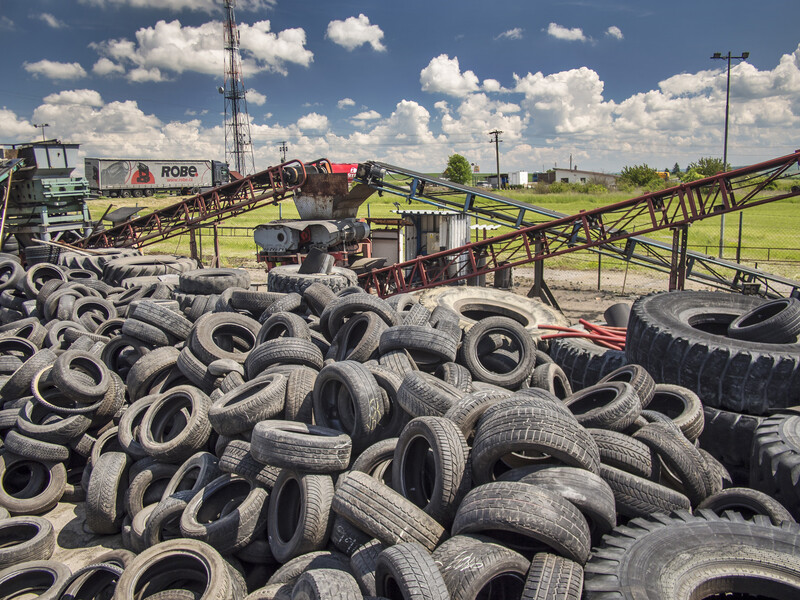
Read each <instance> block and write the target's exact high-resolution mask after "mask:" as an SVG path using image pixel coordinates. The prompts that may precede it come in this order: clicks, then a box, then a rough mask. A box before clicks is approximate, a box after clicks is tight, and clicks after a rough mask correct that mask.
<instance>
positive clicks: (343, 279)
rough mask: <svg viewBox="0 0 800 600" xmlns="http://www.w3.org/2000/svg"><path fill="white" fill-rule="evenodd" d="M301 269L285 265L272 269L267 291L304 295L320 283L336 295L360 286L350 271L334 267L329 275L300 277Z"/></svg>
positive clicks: (298, 266)
mask: <svg viewBox="0 0 800 600" xmlns="http://www.w3.org/2000/svg"><path fill="white" fill-rule="evenodd" d="M299 268H300V265H283V266H280V267H273V268H272V269H270V271H269V273H268V275H267V290H269V291H270V292H282V293H290V292H296V293H298V294H302V293H303V292H304V291H305V290H306V289H307V288H308V287H309V286H310V285H312V284H314V283H319V284H322V285H324V286H326V287H329V288H330V289H331V290H332V291H333V292H334V293H336V292H340V291H341V290H343V289H345V288H347V287H349V286H351V285H358V277H357V276H356V274H355V272H354V271H351V270H350V269H345V268H343V267H333V270H332V271H331V273H330V274H329V275H324V274H321V273H320V274H308V275H300V274H298V272H297V270H298V269H299Z"/></svg>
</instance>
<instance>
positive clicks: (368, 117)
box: [353, 110, 381, 121]
mask: <svg viewBox="0 0 800 600" xmlns="http://www.w3.org/2000/svg"><path fill="white" fill-rule="evenodd" d="M380 118H381V113H379V112H378V111H377V110H365V111H362V112H360V113H358V114H357V115H354V116H353V119H355V120H358V121H374V120H375V119H380Z"/></svg>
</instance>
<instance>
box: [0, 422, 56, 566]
mask: <svg viewBox="0 0 800 600" xmlns="http://www.w3.org/2000/svg"><path fill="white" fill-rule="evenodd" d="M3 447H4V450H5V451H7V452H11V453H13V454H16V455H17V456H21V457H23V458H28V459H31V460H37V461H41V462H65V461H67V460H69V448H67V447H66V446H62V445H60V444H51V443H49V442H43V441H42V440H37V439H36V438H30V437H26V436H24V435H22V434H20V433H18V432H16V431H13V430H12V431H9V432H8V434H6V437H5V439H4V440H3ZM48 558H49V557H48Z"/></svg>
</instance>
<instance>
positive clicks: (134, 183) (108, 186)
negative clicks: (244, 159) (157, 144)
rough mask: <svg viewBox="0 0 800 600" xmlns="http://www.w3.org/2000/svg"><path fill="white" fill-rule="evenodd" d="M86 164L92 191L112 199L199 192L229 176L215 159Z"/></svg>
mask: <svg viewBox="0 0 800 600" xmlns="http://www.w3.org/2000/svg"><path fill="white" fill-rule="evenodd" d="M84 164H85V176H86V179H88V180H89V188H90V189H91V190H92V192H93V193H94V194H99V195H102V196H110V197H112V198H114V197H117V196H122V197H124V198H128V197H130V196H136V197H137V198H138V197H141V196H152V195H153V194H155V193H157V192H174V193H178V194H183V195H186V194H196V193H199V192H200V191H202V190H204V189H209V188H212V187H217V186H220V185H222V184H223V183H227V182H228V181H229V179H230V175H229V173H228V166H227V165H226V164H225V163H223V162H219V161H216V160H154V159H134V158H87V159H85V161H84Z"/></svg>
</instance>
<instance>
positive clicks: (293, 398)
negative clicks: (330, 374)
mask: <svg viewBox="0 0 800 600" xmlns="http://www.w3.org/2000/svg"><path fill="white" fill-rule="evenodd" d="M318 375H319V373H318V372H317V371H315V370H314V369H310V368H308V367H300V368H299V369H295V370H293V371H292V372H291V373H290V374H289V376H288V377H287V378H286V398H285V401H284V406H283V418H284V419H285V420H286V421H300V422H301V423H308V424H309V425H310V424H311V423H313V415H314V385H315V383H316V381H317V376H318Z"/></svg>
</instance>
